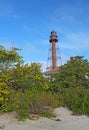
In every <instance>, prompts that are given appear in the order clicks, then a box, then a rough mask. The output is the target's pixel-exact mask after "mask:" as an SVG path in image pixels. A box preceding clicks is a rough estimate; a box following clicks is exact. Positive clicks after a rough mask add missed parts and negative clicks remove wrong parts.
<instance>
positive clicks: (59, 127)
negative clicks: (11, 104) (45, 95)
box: [0, 107, 89, 130]
mask: <svg viewBox="0 0 89 130" xmlns="http://www.w3.org/2000/svg"><path fill="white" fill-rule="evenodd" d="M54 114H55V115H56V117H55V118H54V119H47V118H43V117H40V118H39V119H38V120H28V119H27V120H26V121H25V122H20V121H18V120H17V119H16V118H15V116H14V114H4V115H1V116H0V130H2V129H3V130H89V117H87V116H84V115H83V116H76V115H73V113H72V111H70V110H68V108H63V107H60V108H56V109H55V110H54Z"/></svg>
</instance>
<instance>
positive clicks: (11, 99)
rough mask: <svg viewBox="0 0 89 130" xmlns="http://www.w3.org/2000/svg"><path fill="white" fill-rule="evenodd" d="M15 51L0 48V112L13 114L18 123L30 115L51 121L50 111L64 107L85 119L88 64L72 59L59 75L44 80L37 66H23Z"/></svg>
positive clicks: (88, 111)
mask: <svg viewBox="0 0 89 130" xmlns="http://www.w3.org/2000/svg"><path fill="white" fill-rule="evenodd" d="M17 50H18V49H17V48H12V49H11V50H6V49H5V48H4V47H3V46H0V111H5V112H7V111H8V112H10V111H16V112H17V114H18V119H19V120H24V119H26V118H30V114H32V113H33V114H39V115H41V116H46V117H51V116H52V111H51V110H52V109H50V108H54V107H60V106H68V107H69V108H70V109H71V110H73V111H74V112H76V113H80V114H86V115H89V62H88V61H87V60H85V59H83V57H80V56H77V57H74V60H73V61H71V62H70V61H68V62H67V63H66V64H65V65H63V66H61V68H60V73H59V74H58V75H56V76H53V78H52V79H54V80H49V79H45V78H44V77H43V75H42V73H41V71H40V69H41V64H37V63H32V64H31V65H28V64H27V65H23V64H22V63H23V60H22V57H21V56H19V54H18V53H17Z"/></svg>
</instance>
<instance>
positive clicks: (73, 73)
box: [55, 56, 89, 88]
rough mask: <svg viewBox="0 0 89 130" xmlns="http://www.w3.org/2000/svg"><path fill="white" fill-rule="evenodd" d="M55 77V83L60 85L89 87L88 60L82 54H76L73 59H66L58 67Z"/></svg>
mask: <svg viewBox="0 0 89 130" xmlns="http://www.w3.org/2000/svg"><path fill="white" fill-rule="evenodd" d="M55 79H56V80H55V84H56V85H57V84H58V85H59V86H61V87H66V88H70V87H72V88H73V87H76V86H83V87H85V88H89V62H88V61H87V60H86V59H83V57H82V56H76V57H74V60H73V61H68V62H67V63H66V64H64V65H63V66H61V67H60V72H59V74H58V75H57V76H56V77H55Z"/></svg>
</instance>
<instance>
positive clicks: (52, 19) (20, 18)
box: [0, 0, 89, 69]
mask: <svg viewBox="0 0 89 130" xmlns="http://www.w3.org/2000/svg"><path fill="white" fill-rule="evenodd" d="M52 30H55V31H56V32H57V35H58V39H59V42H58V43H59V47H60V53H61V57H62V63H65V62H66V61H67V60H69V58H70V56H76V55H79V56H85V58H86V59H88V60H89V0H0V44H1V45H4V46H5V47H6V48H10V47H12V46H15V47H18V48H21V49H22V51H21V52H19V53H20V55H22V56H23V59H24V61H25V62H26V63H30V62H41V63H43V69H44V68H45V66H46V64H47V58H48V49H49V36H50V32H51V31H52Z"/></svg>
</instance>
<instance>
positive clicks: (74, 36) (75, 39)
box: [61, 33, 89, 50]
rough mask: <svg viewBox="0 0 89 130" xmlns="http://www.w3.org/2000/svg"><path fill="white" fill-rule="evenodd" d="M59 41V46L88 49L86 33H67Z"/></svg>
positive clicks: (88, 42)
mask: <svg viewBox="0 0 89 130" xmlns="http://www.w3.org/2000/svg"><path fill="white" fill-rule="evenodd" d="M64 40H65V41H63V43H61V47H62V48H65V49H70V50H86V49H87V50H89V34H88V33H86V34H85V33H71V34H70V33H69V34H68V35H67V36H66V38H65V39H64Z"/></svg>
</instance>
